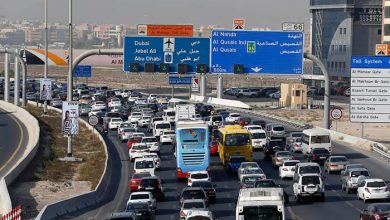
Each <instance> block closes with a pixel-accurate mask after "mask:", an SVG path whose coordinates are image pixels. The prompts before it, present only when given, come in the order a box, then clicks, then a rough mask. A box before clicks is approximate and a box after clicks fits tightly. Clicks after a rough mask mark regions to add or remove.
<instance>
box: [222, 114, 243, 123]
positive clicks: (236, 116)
mask: <svg viewBox="0 0 390 220" xmlns="http://www.w3.org/2000/svg"><path fill="white" fill-rule="evenodd" d="M240 117H241V115H240V113H230V114H229V116H228V117H226V118H225V121H226V122H230V123H236V122H238V121H239V120H240Z"/></svg>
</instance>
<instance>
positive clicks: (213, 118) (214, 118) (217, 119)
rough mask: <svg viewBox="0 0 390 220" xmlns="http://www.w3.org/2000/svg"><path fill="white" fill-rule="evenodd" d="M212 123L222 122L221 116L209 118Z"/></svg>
mask: <svg viewBox="0 0 390 220" xmlns="http://www.w3.org/2000/svg"><path fill="white" fill-rule="evenodd" d="M211 120H212V121H222V120H223V119H222V117H221V116H216V117H212V118H211Z"/></svg>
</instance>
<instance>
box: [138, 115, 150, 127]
mask: <svg viewBox="0 0 390 220" xmlns="http://www.w3.org/2000/svg"><path fill="white" fill-rule="evenodd" d="M151 119H152V116H149V115H144V116H142V118H141V120H139V121H138V127H141V128H143V127H146V126H148V125H149V123H150V120H151Z"/></svg>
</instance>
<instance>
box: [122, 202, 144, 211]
mask: <svg viewBox="0 0 390 220" xmlns="http://www.w3.org/2000/svg"><path fill="white" fill-rule="evenodd" d="M148 207H149V205H148V204H147V203H131V204H128V205H127V207H126V211H130V210H140V209H148Z"/></svg>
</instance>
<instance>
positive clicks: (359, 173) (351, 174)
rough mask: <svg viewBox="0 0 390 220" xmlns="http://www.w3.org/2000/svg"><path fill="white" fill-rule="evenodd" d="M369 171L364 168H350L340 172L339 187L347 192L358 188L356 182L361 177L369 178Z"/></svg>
mask: <svg viewBox="0 0 390 220" xmlns="http://www.w3.org/2000/svg"><path fill="white" fill-rule="evenodd" d="M369 177H370V173H369V172H368V170H367V169H366V168H352V169H348V170H347V171H345V172H343V173H341V175H340V178H341V189H342V190H343V191H345V192H347V193H350V192H351V191H352V190H356V189H357V188H358V182H359V180H360V179H362V178H369Z"/></svg>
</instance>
